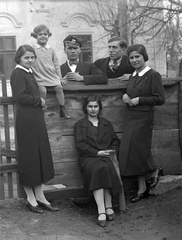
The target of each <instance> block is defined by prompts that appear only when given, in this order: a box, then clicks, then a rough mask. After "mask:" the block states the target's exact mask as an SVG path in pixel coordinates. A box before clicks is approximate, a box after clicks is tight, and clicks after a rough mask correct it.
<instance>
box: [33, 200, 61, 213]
mask: <svg viewBox="0 0 182 240" xmlns="http://www.w3.org/2000/svg"><path fill="white" fill-rule="evenodd" d="M37 203H38V204H39V206H41V207H42V208H43V209H45V210H47V211H50V212H57V211H59V208H57V207H53V206H52V205H51V204H45V203H43V202H40V201H38V200H37Z"/></svg>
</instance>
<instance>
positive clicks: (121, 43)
mask: <svg viewBox="0 0 182 240" xmlns="http://www.w3.org/2000/svg"><path fill="white" fill-rule="evenodd" d="M115 41H119V46H120V48H127V47H128V45H127V42H126V41H125V40H124V39H122V38H120V37H118V36H113V37H112V38H110V39H109V40H108V43H110V42H115Z"/></svg>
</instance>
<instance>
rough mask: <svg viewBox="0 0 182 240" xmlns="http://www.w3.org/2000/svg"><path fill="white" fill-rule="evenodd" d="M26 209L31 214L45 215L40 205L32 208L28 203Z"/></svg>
mask: <svg viewBox="0 0 182 240" xmlns="http://www.w3.org/2000/svg"><path fill="white" fill-rule="evenodd" d="M25 204H26V207H27V208H28V209H29V210H30V211H31V212H34V213H41V214H42V213H44V211H43V209H42V208H40V207H39V206H38V205H37V206H32V205H31V204H30V203H29V202H28V201H26V203H25Z"/></svg>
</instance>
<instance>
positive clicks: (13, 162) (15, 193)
mask: <svg viewBox="0 0 182 240" xmlns="http://www.w3.org/2000/svg"><path fill="white" fill-rule="evenodd" d="M0 80H1V89H0V92H1V95H0V96H1V97H0V130H1V132H0V141H1V154H0V155H1V156H0V157H1V158H0V199H5V198H15V197H19V195H20V191H19V190H20V188H19V183H18V177H17V166H18V164H17V156H16V141H15V132H14V109H13V98H12V97H11V96H10V93H9V92H10V91H9V89H10V85H9V81H7V80H6V77H5V76H4V75H1V78H0Z"/></svg>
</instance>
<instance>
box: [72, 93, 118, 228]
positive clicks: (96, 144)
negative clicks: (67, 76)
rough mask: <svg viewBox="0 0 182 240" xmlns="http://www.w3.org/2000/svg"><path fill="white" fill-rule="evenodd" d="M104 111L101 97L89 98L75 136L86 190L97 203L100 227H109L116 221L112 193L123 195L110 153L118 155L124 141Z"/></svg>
mask: <svg viewBox="0 0 182 240" xmlns="http://www.w3.org/2000/svg"><path fill="white" fill-rule="evenodd" d="M101 110H102V103H101V100H100V98H99V97H97V96H95V95H89V96H87V97H86V98H85V99H84V102H83V111H84V112H85V114H86V116H85V117H84V118H82V119H81V120H79V121H78V122H77V123H76V124H75V126H74V136H75V143H76V148H77V150H78V152H79V159H78V165H79V168H80V171H81V173H82V174H83V178H84V187H85V190H86V191H87V193H89V194H93V196H94V199H95V201H96V204H97V208H98V219H97V223H98V225H99V226H101V227H105V226H106V225H107V220H108V221H112V220H114V218H115V213H114V211H113V208H112V196H111V194H116V193H121V192H122V185H121V182H120V180H119V178H118V175H117V173H116V170H115V167H114V165H113V163H112V161H111V160H110V151H113V150H115V151H116V154H117V153H118V149H119V144H120V140H119V139H118V137H117V135H116V133H115V132H114V129H113V126H112V125H111V123H110V122H109V121H108V120H106V119H104V118H102V117H100V112H101Z"/></svg>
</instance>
